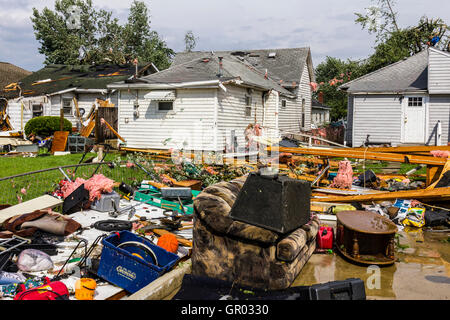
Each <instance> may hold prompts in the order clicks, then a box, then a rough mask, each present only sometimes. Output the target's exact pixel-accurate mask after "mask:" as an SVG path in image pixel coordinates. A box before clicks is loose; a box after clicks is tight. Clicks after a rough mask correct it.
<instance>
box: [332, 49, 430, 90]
mask: <svg viewBox="0 0 450 320" xmlns="http://www.w3.org/2000/svg"><path fill="white" fill-rule="evenodd" d="M427 86H428V50H424V51H422V52H419V53H418V54H415V55H413V56H411V57H409V58H407V59H404V60H401V61H399V62H396V63H393V64H391V65H389V66H386V67H384V68H381V69H379V70H377V71H374V72H372V73H369V74H366V75H364V76H362V77H360V78H358V79H355V80H353V81H350V82H347V83H344V84H343V85H341V86H340V87H339V89H341V90H346V91H347V92H350V93H356V92H374V93H380V92H395V93H397V92H408V91H422V90H426V89H427Z"/></svg>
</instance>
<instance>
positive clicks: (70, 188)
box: [61, 178, 86, 199]
mask: <svg viewBox="0 0 450 320" xmlns="http://www.w3.org/2000/svg"><path fill="white" fill-rule="evenodd" d="M85 181H86V180H84V179H81V178H76V180H75V181H73V182H68V181H67V182H66V183H64V184H63V186H62V187H61V191H62V193H63V197H64V199H65V198H67V197H68V196H69V195H70V194H71V193H72V192H74V191H75V190H76V189H77V188H78V187H79V186H81V185H82V184H83V183H84V182H85Z"/></svg>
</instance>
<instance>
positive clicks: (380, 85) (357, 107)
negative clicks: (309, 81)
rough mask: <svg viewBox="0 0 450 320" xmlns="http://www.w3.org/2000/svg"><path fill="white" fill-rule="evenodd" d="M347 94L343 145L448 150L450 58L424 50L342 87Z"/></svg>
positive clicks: (441, 52) (435, 50) (449, 139)
mask: <svg viewBox="0 0 450 320" xmlns="http://www.w3.org/2000/svg"><path fill="white" fill-rule="evenodd" d="M340 89H341V90H344V91H346V92H347V93H348V113H347V131H346V142H347V144H348V145H352V146H354V147H359V146H361V145H362V144H363V143H364V142H365V141H366V139H367V137H368V136H369V141H373V142H386V143H388V142H390V143H391V144H392V145H408V144H414V145H447V144H448V143H449V142H450V131H449V122H450V53H449V52H444V51H441V50H437V49H435V48H433V47H430V48H428V49H427V50H424V51H422V52H420V53H418V54H416V55H414V56H411V57H409V58H407V59H404V60H402V61H399V62H397V63H394V64H392V65H389V66H387V67H384V68H382V69H379V70H377V71H375V72H372V73H370V74H367V75H365V76H363V77H360V78H358V79H355V80H353V81H350V82H348V83H345V84H343V85H342V86H340Z"/></svg>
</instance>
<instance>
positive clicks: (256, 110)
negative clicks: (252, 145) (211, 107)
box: [217, 85, 263, 150]
mask: <svg viewBox="0 0 450 320" xmlns="http://www.w3.org/2000/svg"><path fill="white" fill-rule="evenodd" d="M226 89H227V91H226V92H225V91H224V90H222V89H218V113H217V126H218V139H217V144H218V146H217V148H218V149H219V150H223V149H224V147H225V143H226V144H227V145H229V146H230V144H231V135H232V130H234V134H235V136H236V137H237V142H238V148H244V147H245V134H244V132H245V129H246V128H247V126H248V125H249V124H250V123H252V124H255V121H256V123H258V124H260V125H263V110H262V108H263V105H262V91H259V90H253V91H252V92H251V93H249V92H248V91H247V89H246V88H241V87H237V86H231V85H229V86H226ZM248 97H251V99H248ZM250 101H251V103H250V105H248V104H247V103H248V102H250ZM248 108H251V110H250V109H248ZM246 110H247V112H248V111H250V115H247V114H246ZM255 116H256V117H255Z"/></svg>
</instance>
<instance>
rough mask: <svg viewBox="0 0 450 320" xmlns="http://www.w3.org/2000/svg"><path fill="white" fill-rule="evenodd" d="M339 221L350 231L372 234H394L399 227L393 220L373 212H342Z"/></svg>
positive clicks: (338, 215)
mask: <svg viewBox="0 0 450 320" xmlns="http://www.w3.org/2000/svg"><path fill="white" fill-rule="evenodd" d="M336 217H337V220H338V221H339V222H340V223H342V224H343V225H344V226H346V227H347V228H349V229H352V230H355V231H358V232H362V233H370V234H392V233H396V232H397V226H396V225H395V223H393V222H392V221H391V220H389V219H388V218H386V217H383V216H381V215H380V214H378V213H376V212H373V211H341V212H338V213H336Z"/></svg>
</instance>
